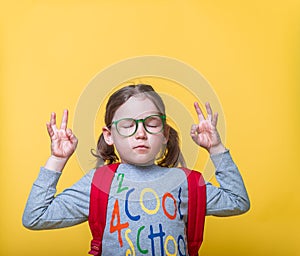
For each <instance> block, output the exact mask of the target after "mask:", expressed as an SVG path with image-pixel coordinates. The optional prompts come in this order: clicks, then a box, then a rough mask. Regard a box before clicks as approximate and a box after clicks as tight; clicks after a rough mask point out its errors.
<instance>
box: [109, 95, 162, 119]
mask: <svg viewBox="0 0 300 256" xmlns="http://www.w3.org/2000/svg"><path fill="white" fill-rule="evenodd" d="M157 113H159V110H158V109H157V107H156V106H155V105H154V103H153V102H152V101H151V100H150V99H149V98H147V97H145V96H144V97H142V96H138V97H136V96H133V97H131V98H129V99H128V100H127V101H126V102H125V103H124V104H123V105H121V106H120V107H119V108H118V109H117V111H116V113H115V115H114V118H113V119H114V120H117V119H121V118H127V117H129V118H144V117H146V116H148V115H151V114H157Z"/></svg>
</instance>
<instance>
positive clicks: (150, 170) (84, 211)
mask: <svg viewBox="0 0 300 256" xmlns="http://www.w3.org/2000/svg"><path fill="white" fill-rule="evenodd" d="M194 106H195V111H196V113H197V115H198V118H199V123H198V124H194V125H192V127H191V131H190V135H191V137H192V139H193V141H194V142H195V143H196V144H197V145H199V146H200V147H203V148H205V149H206V150H207V151H208V152H209V154H210V156H211V159H212V161H213V163H214V165H215V167H216V178H217V179H218V181H219V183H220V187H215V186H213V185H212V184H210V183H207V184H205V185H206V187H205V188H206V190H205V191H206V208H205V211H206V215H216V216H231V215H237V214H241V213H244V212H246V211H247V210H248V209H249V199H248V195H247V192H246V189H245V186H244V183H243V180H242V178H241V175H240V173H239V171H238V168H237V166H236V165H235V164H234V162H233V160H232V158H231V156H230V153H229V151H228V150H227V149H226V148H225V147H224V145H223V144H222V142H221V139H220V136H219V133H218V131H217V128H216V126H217V120H218V115H217V114H213V113H212V110H211V107H210V105H209V104H208V103H207V104H206V110H207V113H208V116H207V118H206V119H205V118H204V115H203V113H202V111H201V109H200V107H199V105H198V103H195V104H194ZM67 121H68V112H67V111H64V114H63V118H62V122H61V125H60V128H58V127H57V126H56V116H55V113H52V114H51V119H50V122H49V123H47V129H48V133H49V136H50V138H51V156H50V157H49V159H48V161H47V162H46V164H45V166H44V167H42V168H41V170H40V173H39V176H38V178H37V180H36V181H35V183H34V184H33V187H32V190H31V193H30V195H29V198H28V201H27V205H26V207H25V210H24V214H23V225H24V226H25V227H27V228H29V229H35V230H39V229H54V228H62V227H68V226H72V225H76V224H79V223H82V222H85V221H87V220H88V217H89V214H90V213H89V209H90V192H91V184H92V180H93V176H94V173H95V169H94V170H91V171H90V172H89V173H88V174H87V175H85V176H84V177H83V178H82V179H81V180H79V181H78V182H77V183H76V184H74V185H73V186H72V187H70V188H68V189H66V190H64V191H63V192H62V193H61V194H58V195H57V196H55V192H56V185H57V182H58V180H59V177H60V175H61V173H62V170H63V168H64V166H65V164H66V163H67V161H68V159H69V158H70V157H71V155H72V154H73V153H74V151H75V149H76V146H77V138H76V137H75V135H74V134H73V133H72V131H71V130H70V129H69V128H67ZM94 155H96V156H97V157H98V159H99V164H100V163H102V164H103V163H104V164H106V165H108V164H112V163H116V162H120V165H119V166H118V168H117V170H116V174H115V176H114V178H113V180H112V183H111V186H110V190H109V199H108V203H107V213H106V225H105V228H104V233H103V239H102V255H113V254H114V255H125V254H126V255H128V254H130V255H135V254H138V255H141V254H145V255H165V254H167V255H168V254H172V255H191V254H189V252H188V244H187V242H188V241H187V237H186V225H187V217H188V199H189V198H188V197H189V195H188V182H187V178H186V175H185V173H184V172H183V170H182V169H180V168H178V167H177V166H178V165H184V161H183V157H182V155H181V152H180V147H179V142H178V135H177V132H176V131H175V130H174V129H173V128H172V127H171V126H170V125H169V124H168V123H167V121H166V112H165V106H164V103H163V102H162V99H161V98H160V96H159V95H158V94H157V93H156V92H155V91H154V90H153V88H152V87H151V86H149V85H144V84H139V85H130V86H126V87H123V88H122V89H120V90H118V91H116V92H115V93H114V94H113V95H112V96H111V97H110V99H109V101H108V103H107V106H106V114H105V127H103V129H102V134H101V136H100V137H99V140H98V145H97V152H96V153H94ZM200 185H201V184H200ZM200 185H199V186H200ZM171 213H172V214H171ZM199 232H201V231H199ZM100 251H101V250H100ZM95 254H96V253H95Z"/></svg>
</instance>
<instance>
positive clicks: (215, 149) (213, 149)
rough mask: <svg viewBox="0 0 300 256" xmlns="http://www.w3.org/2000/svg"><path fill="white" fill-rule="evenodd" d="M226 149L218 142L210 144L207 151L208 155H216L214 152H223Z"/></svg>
mask: <svg viewBox="0 0 300 256" xmlns="http://www.w3.org/2000/svg"><path fill="white" fill-rule="evenodd" d="M226 150H227V149H226V148H225V146H224V145H223V144H222V143H220V144H218V145H216V146H212V147H211V148H210V149H209V150H208V152H209V154H210V155H216V154H220V153H224V152H225V151H226Z"/></svg>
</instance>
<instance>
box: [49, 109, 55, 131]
mask: <svg viewBox="0 0 300 256" xmlns="http://www.w3.org/2000/svg"><path fill="white" fill-rule="evenodd" d="M50 125H51V127H52V129H53V130H56V113H55V112H52V113H51V117H50Z"/></svg>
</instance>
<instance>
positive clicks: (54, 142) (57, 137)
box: [46, 110, 78, 159]
mask: <svg viewBox="0 0 300 256" xmlns="http://www.w3.org/2000/svg"><path fill="white" fill-rule="evenodd" d="M67 123H68V110H65V111H64V113H63V117H62V121H61V125H60V128H59V129H58V128H57V127H56V114H55V113H51V118H50V122H47V124H46V125H47V130H48V134H49V136H50V139H51V155H52V156H55V157H57V158H62V159H68V158H69V157H70V156H71V155H72V154H73V153H74V151H75V149H76V146H77V143H78V140H77V138H76V136H75V135H74V134H73V133H72V131H71V129H69V128H67Z"/></svg>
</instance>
